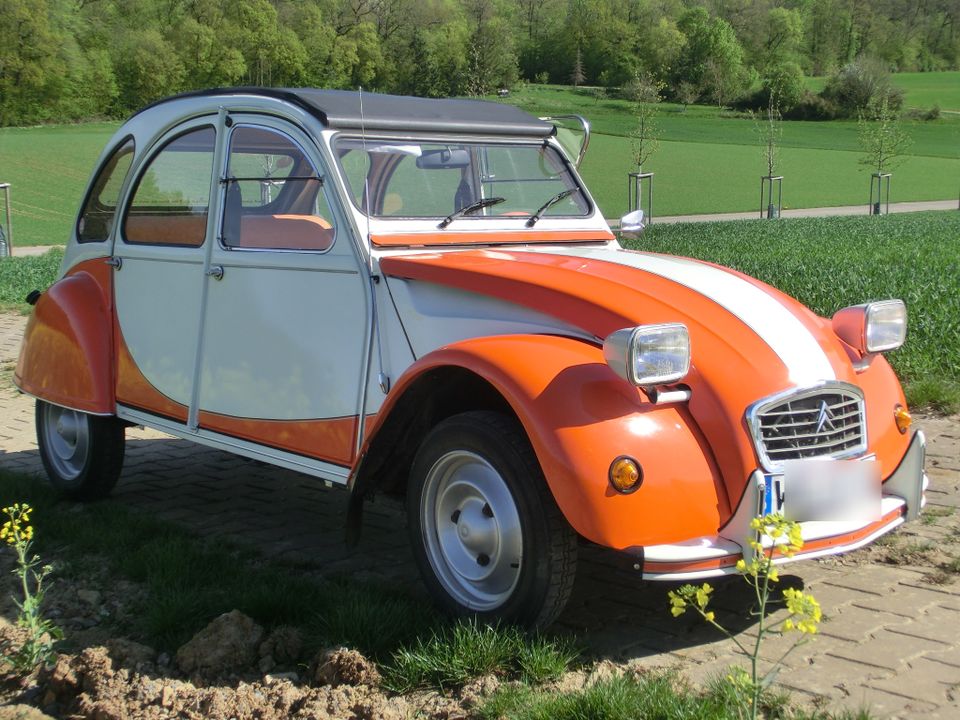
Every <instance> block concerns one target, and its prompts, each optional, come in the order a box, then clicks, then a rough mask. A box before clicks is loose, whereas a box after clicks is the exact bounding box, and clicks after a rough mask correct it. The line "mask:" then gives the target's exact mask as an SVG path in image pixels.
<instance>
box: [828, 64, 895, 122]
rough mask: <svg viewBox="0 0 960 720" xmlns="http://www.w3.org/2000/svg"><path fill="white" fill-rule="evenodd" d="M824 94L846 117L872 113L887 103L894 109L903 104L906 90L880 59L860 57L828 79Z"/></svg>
mask: <svg viewBox="0 0 960 720" xmlns="http://www.w3.org/2000/svg"><path fill="white" fill-rule="evenodd" d="M823 96H824V97H825V98H827V99H828V100H830V101H832V102H833V103H834V104H835V105H836V106H837V107H838V108H839V109H840V110H841V111H842V112H843V113H844V114H845V115H846V116H847V117H858V116H860V115H863V114H864V113H866V114H868V115H869V114H871V113H872V112H873V110H871V108H873V109H875V108H877V107H879V105H880V103H885V104H886V106H887V107H889V109H890V110H891V111H898V110H899V109H900V108H901V106H902V105H903V91H902V90H901V89H900V88H898V87H896V86H895V85H894V84H893V81H892V80H891V78H890V70H889V69H888V68H887V67H886V65H885V64H884V63H883V62H882V61H881V60H878V59H877V58H873V57H859V58H857V59H856V60H854V61H853V62H851V63H847V64H846V65H844V66H843V67H842V68H841V69H840V71H839V72H837V74H836V75H834V76H833V77H831V78H830V79H829V80H828V81H827V86H826V87H825V88H824V89H823Z"/></svg>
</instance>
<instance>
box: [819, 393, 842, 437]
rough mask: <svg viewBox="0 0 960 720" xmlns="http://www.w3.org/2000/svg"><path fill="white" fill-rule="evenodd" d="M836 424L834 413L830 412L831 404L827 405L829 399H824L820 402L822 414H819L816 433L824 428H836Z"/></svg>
mask: <svg viewBox="0 0 960 720" xmlns="http://www.w3.org/2000/svg"><path fill="white" fill-rule="evenodd" d="M836 429H837V428H836V425H834V424H833V414H832V413H831V412H830V406H829V405H827V401H826V400H824V401H822V402H821V403H820V414H819V415H818V416H817V429H816V431H815V432H816V433H818V434H819V433H821V432H823V431H824V430H836Z"/></svg>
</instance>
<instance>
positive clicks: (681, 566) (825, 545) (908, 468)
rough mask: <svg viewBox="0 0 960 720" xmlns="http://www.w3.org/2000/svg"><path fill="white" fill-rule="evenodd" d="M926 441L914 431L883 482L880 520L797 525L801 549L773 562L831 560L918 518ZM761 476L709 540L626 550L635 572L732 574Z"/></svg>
mask: <svg viewBox="0 0 960 720" xmlns="http://www.w3.org/2000/svg"><path fill="white" fill-rule="evenodd" d="M925 456H926V438H924V435H923V433H922V432H920V431H919V430H918V431H917V432H916V433H914V436H913V439H912V440H911V441H910V446H909V448H908V449H907V452H906V454H905V455H904V456H903V459H902V460H901V461H900V465H899V466H898V467H897V469H896V470H894V472H893V473H892V474H891V475H890V476H889V477H888V478H887V479H886V480H885V481H884V483H883V497H882V501H881V509H880V519H879V520H876V521H874V522H872V523H869V524H867V525H862V524H858V523H850V522H844V521H810V522H803V523H800V527H801V528H802V531H803V541H804V543H803V550H802V551H801V552H799V553H797V554H796V555H794V556H792V557H789V558H788V557H786V556H784V555H781V554H779V553H778V552H777V551H776V549H774V563H775V564H778V565H779V564H782V563H787V562H791V561H794V560H808V559H812V558H817V557H822V556H824V555H837V554H840V553H844V552H848V551H850V550H856V549H857V548H860V547H863V546H864V545H867V544H869V543H871V542H873V541H874V540H875V539H876V538H878V537H880V536H881V535H883V534H884V533H887V532H890V531H891V530H893V529H894V528H895V527H897V526H899V525H902V524H903V523H905V522H907V521H908V520H913V519H915V518H916V517H917V516H919V514H920V510H921V509H922V508H923V506H924V504H925V503H926V499H925V497H924V491H925V490H926V489H927V486H928V485H929V480H928V478H927V475H926V473H925V472H924V469H923V467H924V459H925ZM763 496H764V476H763V473H761V472H760V471H759V470H758V471H756V472H754V473H753V475H751V476H750V480H749V484H748V487H747V489H746V491H745V492H744V493H743V497H742V498H741V499H740V505H739V507H738V508H737V510H736V512H735V513H734V515H733V517H732V518H731V519H730V521H729V522H728V523H727V524H726V525H725V526H724V527H723V528H721V530H720V532H719V533H718V534H717V535H714V536H705V537H698V538H693V539H691V540H687V541H685V542H680V543H672V544H669V545H649V546H646V547H637V548H628V549H627V550H626V551H625V552H626V553H627V554H628V555H630V556H631V557H632V558H633V560H634V564H633V567H634V569H636V570H640V571H641V572H642V573H643V577H644V579H648V580H697V579H700V578H707V577H716V576H718V575H729V574H733V573H735V572H736V568H735V566H736V564H737V561H738V560H740V559H741V558H743V557H744V551H745V550H746V551H747V552H748V553H749V552H752V550H750V549H749V547H750V546H749V544H748V543H749V541H750V540H752V539H754V537H755V535H754V533H753V531H751V530H750V521H751V520H752V519H753V518H755V517H757V516H758V515H759V514H760V513H761V508H762V507H763Z"/></svg>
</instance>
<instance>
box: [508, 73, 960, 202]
mask: <svg viewBox="0 0 960 720" xmlns="http://www.w3.org/2000/svg"><path fill="white" fill-rule="evenodd" d="M510 102H512V103H514V104H516V105H518V106H519V107H522V108H523V109H525V110H527V111H528V112H531V113H534V114H537V115H549V114H562V113H570V112H573V113H578V114H581V115H583V116H584V117H586V118H588V119H589V120H590V122H591V124H592V127H593V137H592V139H591V142H590V149H589V150H588V151H587V156H586V158H585V159H584V162H583V167H582V168H581V171H582V174H583V176H584V179H585V180H586V182H587V185H588V186H589V187H590V190H591V192H592V193H593V195H594V198H595V199H596V200H597V202H598V203H599V204H600V207H601V209H602V210H603V212H604V215H606V216H607V217H619V216H620V215H622V214H623V213H624V212H625V211H626V209H627V173H628V172H630V171H631V170H633V169H635V168H634V167H633V166H632V162H631V144H630V140H629V137H628V136H629V133H630V131H631V130H632V129H633V125H634V120H633V118H632V116H631V115H630V105H629V103H627V102H624V101H621V100H610V99H606V100H600V101H596V100H595V99H594V98H593V97H592V95H591V94H590V92H589V91H587V90H581V91H576V90H573V89H571V88H567V87H557V86H544V85H529V86H527V87H526V88H524V89H523V90H522V91H520V92H517V93H514V94H513V95H512V96H511V98H510ZM657 124H658V126H659V128H660V131H661V145H660V149H659V150H658V151H657V153H656V154H655V155H654V156H653V158H652V159H651V160H650V161H649V162H648V163H647V165H646V166H645V167H644V170H647V171H653V172H655V173H656V175H655V182H656V188H655V193H654V213H655V215H657V214H659V215H680V214H684V215H686V214H691V215H694V214H701V213H708V212H733V211H746V210H755V209H758V208H759V205H760V202H759V192H760V176H761V175H764V174H766V165H765V160H764V158H763V155H762V152H761V148H760V144H759V136H758V127H757V124H756V123H755V122H754V121H753V120H752V119H749V118H744V117H737V116H733V115H731V114H730V113H724V112H721V111H720V110H719V109H718V108H713V107H706V106H691V107H688V108H687V109H686V110H684V109H683V108H682V107H681V106H679V105H672V104H669V103H665V104H664V105H663V106H662V111H661V113H660V114H659V116H658V118H657ZM905 126H906V128H907V130H908V131H909V133H910V135H911V138H912V140H913V144H912V145H911V147H910V150H909V152H910V154H909V155H908V156H907V157H905V158H904V159H903V162H902V164H901V165H900V166H899V167H898V168H897V169H896V171H895V175H894V178H893V181H892V183H893V184H892V195H891V197H892V199H894V200H895V201H909V200H947V199H953V198H956V197H957V192H958V185H960V117H944V118H942V119H941V120H937V121H929V122H919V121H915V122H906V123H905ZM781 146H782V150H781V154H780V165H779V169H778V172H779V173H780V174H783V175H784V176H785V180H784V204H785V206H786V207H820V206H833V205H857V204H861V203H862V204H863V205H864V211H866V205H867V200H868V198H869V190H870V185H869V183H870V174H869V171H868V170H867V169H866V168H865V167H864V166H863V165H861V164H860V163H859V160H860V157H861V154H860V148H859V144H858V140H857V123H856V122H849V121H835V122H823V123H821V122H800V121H788V122H784V123H783V136H782V140H781Z"/></svg>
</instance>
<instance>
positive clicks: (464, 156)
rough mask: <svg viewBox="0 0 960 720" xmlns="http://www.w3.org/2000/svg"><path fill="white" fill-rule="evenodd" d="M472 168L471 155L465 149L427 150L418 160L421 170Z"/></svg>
mask: <svg viewBox="0 0 960 720" xmlns="http://www.w3.org/2000/svg"><path fill="white" fill-rule="evenodd" d="M469 166H470V153H468V152H467V151H466V150H464V149H463V148H460V149H457V150H454V149H452V148H440V149H439V150H425V151H424V153H423V155H421V156H420V157H418V158H417V167H418V168H420V169H421V170H451V169H454V168H465V167H469Z"/></svg>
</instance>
